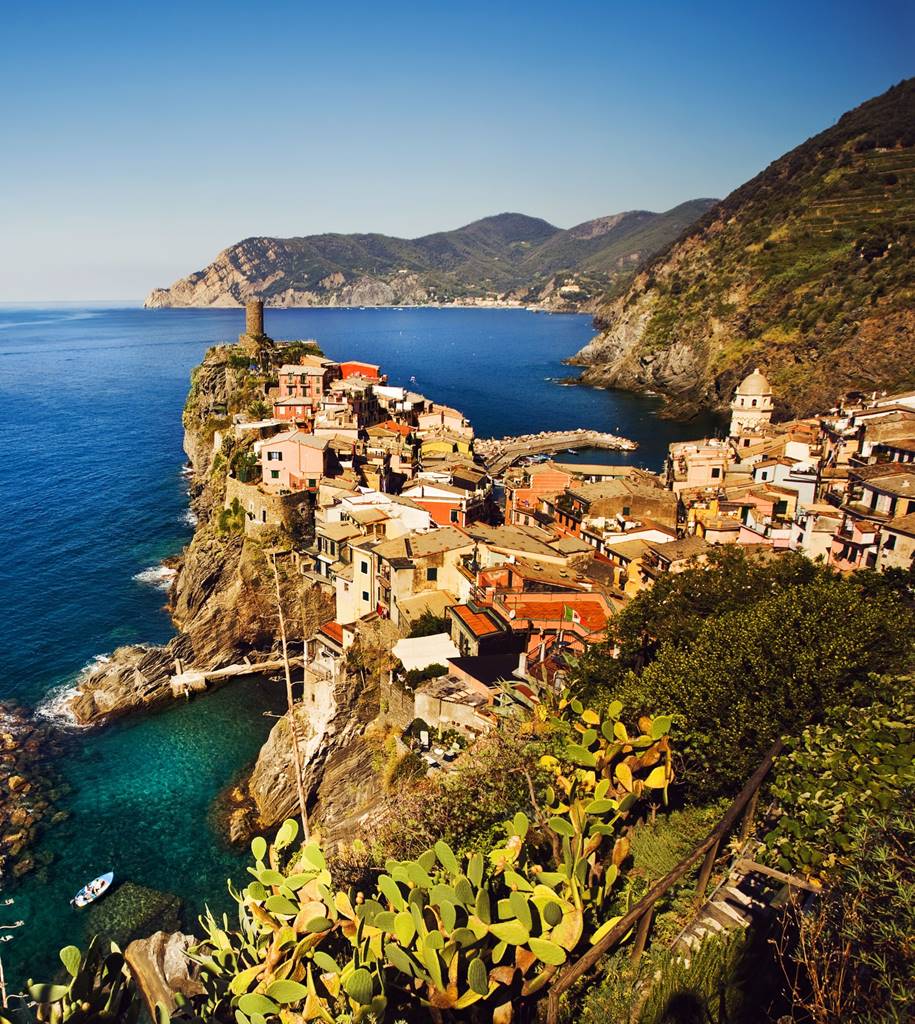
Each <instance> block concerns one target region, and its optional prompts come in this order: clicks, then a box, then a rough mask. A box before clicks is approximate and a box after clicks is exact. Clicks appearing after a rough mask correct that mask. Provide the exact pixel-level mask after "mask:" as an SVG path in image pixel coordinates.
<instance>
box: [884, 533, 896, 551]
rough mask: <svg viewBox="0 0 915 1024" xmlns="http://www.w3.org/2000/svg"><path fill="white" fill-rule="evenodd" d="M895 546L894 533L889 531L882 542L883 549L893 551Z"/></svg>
mask: <svg viewBox="0 0 915 1024" xmlns="http://www.w3.org/2000/svg"><path fill="white" fill-rule="evenodd" d="M895 547H896V534H895V533H890V534H888V535H887V538H886V540H885V541H884V542H883V550H884V551H893V550H894V549H895Z"/></svg>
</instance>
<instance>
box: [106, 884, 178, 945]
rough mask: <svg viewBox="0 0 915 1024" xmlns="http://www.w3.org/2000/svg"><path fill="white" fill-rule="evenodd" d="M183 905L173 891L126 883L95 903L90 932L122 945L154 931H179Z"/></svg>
mask: <svg viewBox="0 0 915 1024" xmlns="http://www.w3.org/2000/svg"><path fill="white" fill-rule="evenodd" d="M181 906H182V904H181V900H180V899H179V898H178V897H177V896H176V895H175V894H174V893H170V892H160V891H159V890H158V889H149V888H147V887H146V886H145V885H137V884H136V883H135V882H124V883H122V884H121V885H119V886H117V887H116V888H115V889H114V890H113V891H112V892H111V893H110V895H108V896H106V897H105V898H104V899H103V900H101V901H100V902H98V903H95V904H93V905H92V907H91V908H90V909H89V912H88V915H87V917H88V921H87V931H88V932H90V933H92V934H95V935H100V936H101V937H102V938H103V939H105V940H106V941H110V942H116V943H117V944H118V945H119V946H121V947H122V948H123V947H124V946H126V945H127V943H128V942H131V941H132V940H133V939H136V938H142V937H143V936H145V935H150V934H151V933H152V932H155V931H165V932H176V931H178V928H179V926H180V914H181Z"/></svg>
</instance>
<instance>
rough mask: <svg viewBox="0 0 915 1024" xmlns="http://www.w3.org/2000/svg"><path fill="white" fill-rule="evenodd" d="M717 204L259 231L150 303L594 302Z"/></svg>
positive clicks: (574, 304)
mask: <svg viewBox="0 0 915 1024" xmlns="http://www.w3.org/2000/svg"><path fill="white" fill-rule="evenodd" d="M713 202H714V200H711V199H695V200H692V201H690V202H687V203H682V204H681V205H680V206H676V207H674V208H673V209H672V210H668V211H667V212H665V213H652V212H649V211H647V210H635V211H630V212H628V213H620V214H615V215H614V216H610V217H600V218H598V219H596V220H592V221H587V222H585V223H584V224H579V225H577V226H576V227H573V228H570V229H568V230H563V229H561V228H557V227H555V226H554V225H552V224H549V223H547V222H546V221H545V220H539V219H538V218H535V217H527V216H524V215H523V214H518V213H503V214H499V215H498V216H495V217H486V218H484V219H483V220H478V221H475V222H474V223H472V224H468V225H466V226H465V227H462V228H458V229H457V230H454V231H442V232H438V233H436V234H432V235H425V236H424V237H422V238H415V239H405V238H394V237H391V236H389V235H380V234H357V235H340V234H324V235H308V236H305V237H298V238H247V239H245V240H244V241H242V242H238V243H237V244H235V245H233V246H230V247H229V248H228V249H225V250H224V251H223V252H221V253H220V254H219V255H218V256H217V257H216V259H215V260H214V261H213V262H212V263H211V264H210V265H209V266H207V267H205V268H204V269H203V270H200V271H197V272H196V273H194V274H191V275H189V276H188V277H185V278H182V279H181V280H180V281H177V282H176V283H175V284H174V285H172V286H171V287H170V288H157V289H155V290H154V291H153V292H152V293H151V294H150V295H149V297H148V298H147V300H146V305H147V306H214V305H215V306H226V305H237V304H238V303H241V302H244V301H245V300H246V299H248V298H252V297H260V298H263V299H265V301H267V302H268V303H269V304H271V305H277V306H312V305H364V306H368V305H412V304H424V303H430V302H453V301H466V300H470V301H473V300H485V301H492V300H507V301H512V302H530V303H540V302H543V303H544V304H546V305H548V306H551V307H554V308H561V307H572V308H580V307H585V306H587V305H588V303H591V304H594V303H596V302H597V301H599V300H600V298H601V296H603V295H605V294H606V293H607V292H608V290H609V289H611V288H612V287H613V286H614V285H615V284H617V285H618V283H619V281H620V279H621V278H623V277H626V276H630V275H631V274H632V272H633V270H634V269H635V268H636V267H637V266H638V265H639V263H641V262H642V261H643V260H644V259H647V258H648V257H650V256H651V255H652V254H653V253H655V252H657V251H658V250H659V249H661V248H663V247H664V246H666V245H668V244H669V243H670V242H671V241H672V240H673V239H674V238H676V237H677V236H678V235H679V234H680V233H681V232H682V231H683V230H684V229H685V228H687V227H688V226H689V225H690V224H691V223H692V222H693V221H694V220H695V219H696V218H697V217H699V216H701V214H702V213H704V212H705V211H706V210H707V209H708V208H709V207H710V206H711V205H712V203H713Z"/></svg>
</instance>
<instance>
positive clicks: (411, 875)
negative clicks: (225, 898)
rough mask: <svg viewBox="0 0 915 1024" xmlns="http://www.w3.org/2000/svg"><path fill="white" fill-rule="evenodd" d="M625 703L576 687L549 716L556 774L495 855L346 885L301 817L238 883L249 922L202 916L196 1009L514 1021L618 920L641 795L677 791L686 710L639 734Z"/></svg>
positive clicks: (439, 862)
mask: <svg viewBox="0 0 915 1024" xmlns="http://www.w3.org/2000/svg"><path fill="white" fill-rule="evenodd" d="M621 711H622V708H621V706H620V705H619V703H618V702H614V703H613V704H611V705H610V707H608V708H607V709H606V711H605V713H604V714H600V713H598V712H597V711H594V710H592V709H588V708H584V707H583V706H582V705H581V704H580V703H579V702H578V701H577V700H574V699H570V698H568V697H564V698H562V699H561V700H558V701H557V702H556V703H555V706H552V707H550V708H548V709H547V710H546V712H544V710H543V709H540V710H538V711H537V713H536V714H537V721H538V723H539V725H538V729H539V732H540V734H541V735H545V736H546V737H547V738H548V741H549V743H550V747H551V749H553V750H554V753H552V754H548V755H545V756H544V758H543V760H542V766H543V767H544V769H545V770H546V771H547V772H548V773H549V774H551V775H552V784H551V785H550V786H549V787H548V788H547V790H546V792H545V793H544V794H543V797H542V800H539V801H536V804H535V806H532V811H533V820H532V818H530V817H528V815H526V814H524V813H523V812H519V813H518V814H516V815H515V816H514V818H513V819H512V820H511V821H508V822H506V823H505V825H504V831H505V840H504V842H503V843H501V844H499V845H498V846H497V847H496V848H495V849H493V850H492V851H490V853H489V856H488V857H484V856H483V855H482V854H480V853H474V854H471V855H466V856H463V857H459V856H458V855H457V854H456V853H455V852H454V851H453V850H452V849H451V848H450V847H449V846H448V844H447V843H445V842H443V841H439V842H437V843H436V844H435V846H434V847H433V848H432V849H430V850H427V851H426V852H425V853H423V854H422V855H421V856H420V857H418V858H417V859H416V860H407V861H398V860H389V861H388V862H387V863H386V865H385V870H384V872H383V873H382V874H381V875H380V876H379V878H378V879H377V883H376V887H375V890H374V892H372V893H371V894H369V895H366V894H364V893H361V892H355V891H350V892H343V891H340V890H335V889H334V887H333V885H332V880H331V876H330V873H329V871H328V870H327V865H326V863H325V858H324V855H323V853H322V851H321V849H320V847H319V846H318V845H317V844H316V843H314V842H308V843H305V844H303V845H299V846H298V847H296V846H295V844H296V840H297V839H298V826H297V824H296V822H295V821H291V820H290V821H287V822H285V823H284V824H283V826H282V827H281V828H280V830H279V832H278V834H277V836H276V839H275V841H274V843H273V844H272V845H270V846H268V844H267V842H266V841H265V840H264V839H262V838H257V839H255V840H254V841H253V842H252V844H251V850H252V854H253V858H254V864H253V866H252V867H250V868H249V869H248V872H249V874H250V876H251V880H250V881H249V882H248V884H247V885H246V886H245V887H244V888H243V889H240V890H235V889H231V888H230V891H231V892H232V894H233V896H234V898H235V900H236V901H237V903H238V926H237V927H230V925H229V922H228V919H227V918H225V917H224V918H223V920H222V921H221V922H217V921H216V920H215V919H214V918H213V917H212V915H207V917H205V918H204V919H203V921H202V924H203V927H204V931H205V935H206V937H205V939H204V941H203V942H201V943H200V945H199V946H197V947H196V948H195V950H194V951H193V952H192V956H193V958H194V959H195V960H196V961H197V962H198V963H199V964H200V966H201V980H202V981H203V983H204V985H205V987H206V989H207V995H206V997H205V998H204V999H203V1000H202V1001H200V1002H199V1003H198V1004H196V1005H195V1006H194V1007H193V1013H192V1018H193V1019H196V1020H199V1021H204V1020H206V1021H211V1020H226V1021H233V1020H234V1021H236V1022H238V1024H267V1022H275V1021H285V1022H289V1024H292V1022H298V1021H311V1020H321V1021H327V1022H331V1024H333V1022H340V1024H343V1022H360V1021H371V1020H381V1019H382V1018H383V1017H384V1015H385V1011H386V1009H387V1008H388V1006H389V1004H390V1005H391V1008H392V1010H395V1009H400V1008H403V1009H406V1008H408V1007H409V1005H410V1004H413V1005H414V1006H415V1005H416V1003H417V1002H418V1003H419V1004H421V1006H422V1007H424V1008H425V1010H426V1012H428V1013H429V1015H430V1016H431V1017H432V1018H433V1019H441V1018H442V1015H443V1014H447V1015H448V1016H449V1017H450V1018H453V1019H460V1018H461V1017H462V1016H463V1015H464V1014H463V1013H462V1011H466V1010H468V1008H469V1007H471V1006H474V1005H475V1004H478V1008H479V1006H486V1007H487V1012H488V1013H490V1014H491V1015H492V1018H493V1020H499V1021H509V1020H511V1018H512V1015H513V1010H514V1008H515V1007H517V1006H518V1005H519V1004H520V1003H521V1002H523V1001H525V1000H527V999H530V998H533V997H535V996H536V994H537V993H538V992H539V991H541V990H543V989H544V988H545V987H546V986H547V985H548V984H549V982H550V980H551V979H553V978H554V977H555V976H556V975H557V973H558V972H560V971H561V970H562V967H563V965H564V964H565V963H566V962H567V961H568V960H570V959H574V958H576V957H577V956H578V955H580V954H581V953H582V952H583V951H584V950H585V949H587V947H588V946H589V945H590V944H591V943H593V942H596V941H597V940H598V939H599V938H600V937H601V936H602V935H603V934H604V933H605V932H606V931H607V930H608V929H610V928H612V927H613V925H614V924H615V923H616V921H617V920H618V917H615V916H610V913H611V910H612V908H613V907H614V905H615V904H617V903H619V902H620V896H619V895H618V893H616V892H615V889H616V888H618V882H619V880H620V874H621V871H622V869H623V866H624V863H625V861H626V858H627V856H628V852H629V851H628V847H629V843H628V839H627V838H626V837H625V836H624V835H623V834H622V829H623V827H624V824H625V822H626V819H627V817H628V816H629V815H630V813H631V811H632V809H633V808H634V807H635V806H636V805H637V804H638V802H639V801H640V800H645V799H647V798H649V797H650V796H652V795H654V794H658V795H660V796H662V797H663V798H665V799H666V794H667V787H668V785H669V784H670V782H671V780H672V778H673V769H672V764H671V748H670V743H669V739H668V732H669V730H670V724H671V723H670V718H668V717H660V718H655V719H649V718H643V719H641V720H640V722H639V724H638V731H637V732H635V733H633V734H631V735H630V733H629V731H628V730H627V728H626V726H625V725H624V724H623V722H622V721H621V719H620V714H621Z"/></svg>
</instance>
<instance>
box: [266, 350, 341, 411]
mask: <svg viewBox="0 0 915 1024" xmlns="http://www.w3.org/2000/svg"><path fill="white" fill-rule="evenodd" d="M339 376H340V367H339V366H338V365H337V363H335V362H333V360H331V359H324V358H323V356H303V357H302V361H301V363H286V364H285V365H283V366H281V367H280V369H279V372H278V378H279V385H280V393H279V397H280V398H303V399H307V400H309V401H310V402H311V403H312V405H314V404H316V403H317V401H318V400H319V399H320V397H321V396H322V395H323V394H324V393H325V392H326V391H327V389H328V388H329V387H330V385H331V383H332V382H333V381H334V380H336V379H337V378H339Z"/></svg>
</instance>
